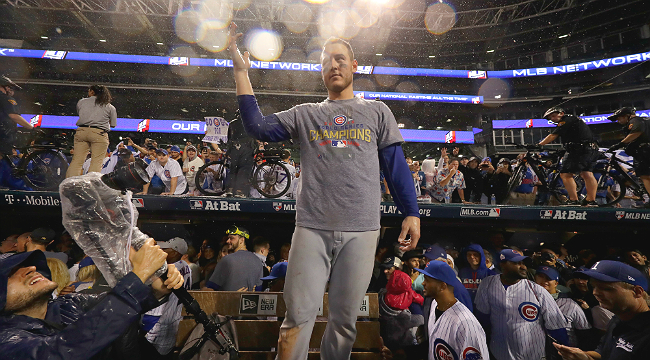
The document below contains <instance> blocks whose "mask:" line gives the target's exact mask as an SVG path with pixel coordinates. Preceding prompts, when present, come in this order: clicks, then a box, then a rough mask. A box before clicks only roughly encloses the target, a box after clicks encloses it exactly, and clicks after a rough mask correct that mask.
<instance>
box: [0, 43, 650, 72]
mask: <svg viewBox="0 0 650 360" xmlns="http://www.w3.org/2000/svg"><path fill="white" fill-rule="evenodd" d="M0 56H7V57H24V58H44V59H52V60H64V59H65V60H83V61H107V62H129V63H136V64H159V65H177V66H208V67H232V61H231V60H226V59H207V58H188V57H167V56H149V55H125V54H102V53H85V52H75V51H69V52H68V51H57V50H28V49H9V48H0ZM647 60H650V51H649V52H644V53H638V54H632V55H626V56H618V57H614V58H609V59H602V60H594V61H588V62H583V63H578V64H570V65H560V66H551V67H541V68H529V69H514V70H502V71H484V70H448V69H428V68H402V67H389V66H372V65H363V66H359V67H358V69H357V73H358V74H368V75H370V74H378V75H404V76H431V77H454V78H468V79H487V78H489V77H491V78H519V77H532V76H545V75H562V74H570V73H575V72H581V71H589V70H597V69H603V68H608V67H612V66H620V65H628V64H635V63H640V62H644V61H647ZM251 68H253V69H269V70H292V71H321V65H320V64H315V63H292V62H282V61H256V60H252V61H251Z"/></svg>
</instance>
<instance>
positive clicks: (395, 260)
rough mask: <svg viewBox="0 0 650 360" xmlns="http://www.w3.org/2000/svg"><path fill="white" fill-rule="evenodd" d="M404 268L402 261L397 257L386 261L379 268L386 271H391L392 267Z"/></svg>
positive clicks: (391, 257) (390, 257) (388, 258)
mask: <svg viewBox="0 0 650 360" xmlns="http://www.w3.org/2000/svg"><path fill="white" fill-rule="evenodd" d="M401 266H402V260H401V259H400V258H398V257H397V256H389V257H387V258H386V260H384V262H383V263H381V264H380V265H379V267H381V268H384V269H390V268H392V267H396V268H400V267H401Z"/></svg>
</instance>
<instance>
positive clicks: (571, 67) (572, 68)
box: [566, 65, 576, 72]
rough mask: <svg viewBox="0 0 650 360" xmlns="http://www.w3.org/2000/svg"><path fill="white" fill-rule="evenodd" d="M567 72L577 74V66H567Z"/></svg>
mask: <svg viewBox="0 0 650 360" xmlns="http://www.w3.org/2000/svg"><path fill="white" fill-rule="evenodd" d="M566 71H567V72H575V71H576V66H575V65H567V66H566Z"/></svg>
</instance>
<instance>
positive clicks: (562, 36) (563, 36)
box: [558, 34, 569, 39]
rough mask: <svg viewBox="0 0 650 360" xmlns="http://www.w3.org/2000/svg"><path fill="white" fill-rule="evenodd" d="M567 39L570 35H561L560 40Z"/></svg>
mask: <svg viewBox="0 0 650 360" xmlns="http://www.w3.org/2000/svg"><path fill="white" fill-rule="evenodd" d="M565 37H569V34H565V35H560V36H558V39H564V38H565Z"/></svg>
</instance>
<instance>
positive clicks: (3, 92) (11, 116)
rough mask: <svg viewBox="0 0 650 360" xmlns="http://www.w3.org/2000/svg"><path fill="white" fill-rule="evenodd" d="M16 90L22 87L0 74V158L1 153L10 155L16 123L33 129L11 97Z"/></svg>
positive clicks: (14, 140) (15, 132)
mask: <svg viewBox="0 0 650 360" xmlns="http://www.w3.org/2000/svg"><path fill="white" fill-rule="evenodd" d="M16 90H22V88H21V87H20V86H18V85H16V83H14V82H13V81H11V79H9V78H8V77H6V76H4V75H2V76H0V158H2V156H3V154H8V155H11V148H12V146H13V145H14V144H15V142H16V134H17V130H18V128H17V127H16V124H18V125H20V126H22V127H24V128H26V129H33V126H32V125H31V124H30V123H29V121H27V120H25V118H23V117H22V116H20V110H19V108H18V103H17V102H16V99H14V98H13V96H14V92H15V91H16Z"/></svg>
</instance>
